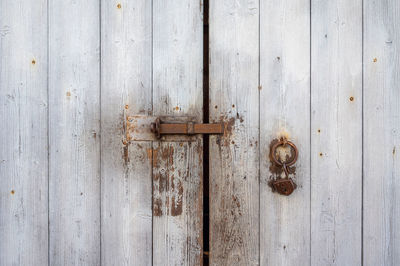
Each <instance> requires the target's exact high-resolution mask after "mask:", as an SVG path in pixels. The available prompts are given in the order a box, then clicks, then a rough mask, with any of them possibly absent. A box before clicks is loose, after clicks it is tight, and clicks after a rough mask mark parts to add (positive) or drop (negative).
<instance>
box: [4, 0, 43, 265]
mask: <svg viewBox="0 0 400 266" xmlns="http://www.w3.org/2000/svg"><path fill="white" fill-rule="evenodd" d="M46 13H47V4H46V1H42V0H39V1H37V0H24V1H11V0H10V1H8V0H3V1H0V125H1V129H0V265H47V264H48V259H47V254H48V241H47V240H48V234H47V232H48V227H47V220H48V197H47V192H48V190H47V188H48V183H47V182H48V156H47V153H48V144H47V143H48V138H47V125H48V120H47V108H48V104H47V17H46Z"/></svg>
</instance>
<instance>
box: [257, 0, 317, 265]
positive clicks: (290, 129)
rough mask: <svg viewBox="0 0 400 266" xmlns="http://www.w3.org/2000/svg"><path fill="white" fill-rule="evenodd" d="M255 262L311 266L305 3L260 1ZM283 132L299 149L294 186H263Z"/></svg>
mask: <svg viewBox="0 0 400 266" xmlns="http://www.w3.org/2000/svg"><path fill="white" fill-rule="evenodd" d="M260 16H261V17H260V85H261V87H260V150H261V152H260V162H261V164H260V165H261V169H260V264H261V265H309V264H310V1H308V0H296V1H280V0H275V1H268V2H261V10H260ZM282 136H285V137H287V138H288V139H289V140H291V141H293V142H294V143H295V145H296V146H297V148H298V150H299V158H298V160H297V163H296V165H295V166H296V178H295V179H294V180H295V182H296V183H297V189H296V190H295V191H294V192H293V194H292V195H290V196H288V197H287V196H282V195H279V194H278V193H272V190H271V188H270V187H269V186H268V182H269V181H270V178H271V176H274V174H272V173H271V172H270V169H269V168H270V165H271V164H270V159H269V153H270V143H271V141H273V140H274V139H278V138H280V137H282Z"/></svg>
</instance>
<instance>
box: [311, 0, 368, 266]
mask: <svg viewBox="0 0 400 266" xmlns="http://www.w3.org/2000/svg"><path fill="white" fill-rule="evenodd" d="M311 29H312V31H311V48H312V49H311V73H312V74H311V77H312V78H311V264H312V265H326V264H329V265H360V264H361V204H362V202H361V193H362V176H361V165H362V114H361V113H362V1H361V0H352V1H342V0H335V1H312V6H311Z"/></svg>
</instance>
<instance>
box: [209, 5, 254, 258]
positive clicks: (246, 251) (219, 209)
mask: <svg viewBox="0 0 400 266" xmlns="http://www.w3.org/2000/svg"><path fill="white" fill-rule="evenodd" d="M209 18H210V24H209V27H210V121H221V120H222V121H224V122H226V123H227V126H226V130H225V133H224V136H211V137H210V265H258V264H259V90H258V83H259V64H258V62H259V58H258V56H259V27H258V25H259V6H258V1H230V0H227V1H210V17H209Z"/></svg>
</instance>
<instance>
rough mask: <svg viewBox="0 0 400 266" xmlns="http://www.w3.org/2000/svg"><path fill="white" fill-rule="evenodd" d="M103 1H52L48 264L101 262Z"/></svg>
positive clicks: (50, 21)
mask: <svg viewBox="0 0 400 266" xmlns="http://www.w3.org/2000/svg"><path fill="white" fill-rule="evenodd" d="M99 30H100V25H99V2H98V1H96V0H89V1H84V2H81V1H74V0H67V1H61V2H60V1H49V99H50V100H49V101H50V102H49V120H50V128H49V138H50V154H49V155H50V161H49V163H50V173H49V183H50V184H49V185H50V188H49V189H50V192H49V208H50V214H49V215H50V264H51V265H65V264H67V265H83V264H84V265H99V264H100V139H99V133H100V108H99V101H100V73H99V62H100V55H99V48H100V47H99V46H100V32H99Z"/></svg>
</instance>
